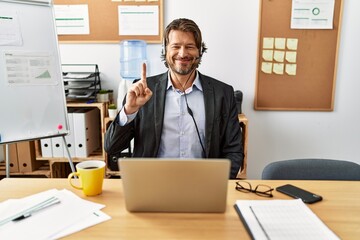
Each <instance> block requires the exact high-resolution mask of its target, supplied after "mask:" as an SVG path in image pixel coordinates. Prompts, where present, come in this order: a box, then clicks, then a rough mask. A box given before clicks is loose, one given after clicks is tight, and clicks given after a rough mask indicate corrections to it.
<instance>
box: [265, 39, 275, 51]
mask: <svg viewBox="0 0 360 240" xmlns="http://www.w3.org/2000/svg"><path fill="white" fill-rule="evenodd" d="M263 48H264V49H273V48H274V38H263Z"/></svg>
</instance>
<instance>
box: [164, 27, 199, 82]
mask: <svg viewBox="0 0 360 240" xmlns="http://www.w3.org/2000/svg"><path fill="white" fill-rule="evenodd" d="M198 57H199V49H198V48H197V47H196V43H195V38H194V35H193V33H191V32H183V31H178V30H172V31H170V33H169V42H168V44H167V46H166V62H167V63H168V65H169V68H170V69H171V70H172V71H174V72H175V73H177V74H181V75H187V74H189V73H190V72H191V71H192V70H193V69H195V68H197V66H198V63H199V59H197V58H198Z"/></svg>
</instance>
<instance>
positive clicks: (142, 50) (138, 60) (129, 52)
mask: <svg viewBox="0 0 360 240" xmlns="http://www.w3.org/2000/svg"><path fill="white" fill-rule="evenodd" d="M145 61H146V42H145V41H142V40H124V41H121V42H120V75H121V77H122V78H123V79H125V80H134V79H137V78H140V77H141V65H142V63H143V62H145Z"/></svg>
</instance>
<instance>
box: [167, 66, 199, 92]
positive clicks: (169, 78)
mask: <svg viewBox="0 0 360 240" xmlns="http://www.w3.org/2000/svg"><path fill="white" fill-rule="evenodd" d="M195 74H196V76H195V80H194V82H193V85H192V87H194V86H195V87H196V88H197V89H198V90H200V91H201V92H202V91H203V88H202V86H201V82H200V77H199V73H198V71H197V70H195ZM171 88H172V89H175V87H174V86H173V84H172V82H171V76H170V71H168V83H167V87H166V90H169V89H171Z"/></svg>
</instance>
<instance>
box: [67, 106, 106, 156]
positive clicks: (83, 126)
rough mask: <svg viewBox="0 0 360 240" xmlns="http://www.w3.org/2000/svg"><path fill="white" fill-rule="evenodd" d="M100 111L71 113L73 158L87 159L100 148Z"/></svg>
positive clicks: (91, 110)
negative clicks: (73, 145) (73, 134)
mask: <svg viewBox="0 0 360 240" xmlns="http://www.w3.org/2000/svg"><path fill="white" fill-rule="evenodd" d="M99 114H100V110H99V109H97V108H91V109H89V108H84V109H79V110H77V111H75V112H74V113H73V124H74V133H75V156H76V157H88V156H89V155H90V154H91V153H92V152H93V151H95V150H97V149H98V148H100V118H99Z"/></svg>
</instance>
